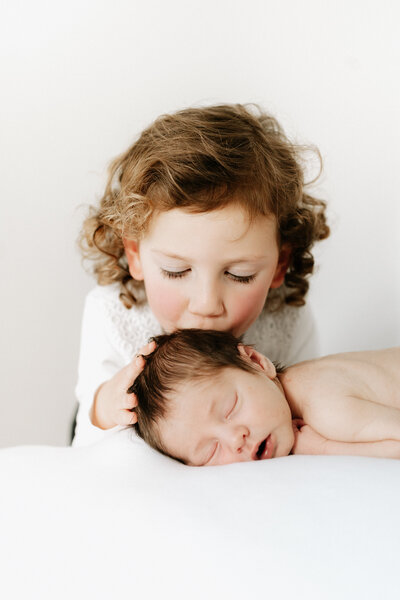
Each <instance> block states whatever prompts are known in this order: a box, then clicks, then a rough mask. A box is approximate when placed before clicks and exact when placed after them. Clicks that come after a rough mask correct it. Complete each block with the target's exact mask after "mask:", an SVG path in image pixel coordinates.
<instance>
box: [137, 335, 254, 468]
mask: <svg viewBox="0 0 400 600" xmlns="http://www.w3.org/2000/svg"><path fill="white" fill-rule="evenodd" d="M153 339H154V340H155V342H156V344H157V345H156V348H155V350H154V351H153V352H152V353H151V354H149V355H147V356H146V357H145V359H146V362H145V366H144V369H143V371H142V372H141V373H140V375H139V376H138V377H137V378H136V380H135V382H134V384H133V385H132V386H131V387H130V388H129V390H128V392H129V393H132V392H134V393H135V394H136V396H137V399H138V406H137V408H136V413H137V418H138V420H137V424H136V425H135V427H136V430H137V433H138V434H139V435H140V437H142V438H143V439H144V440H145V441H146V442H147V443H148V444H150V446H152V447H153V448H155V449H156V450H159V451H161V452H162V453H164V454H168V452H167V450H166V449H165V447H164V446H163V443H162V440H161V439H160V436H159V433H158V426H157V424H158V422H159V420H160V419H163V418H164V417H166V416H167V415H168V412H169V408H170V400H171V394H172V393H173V392H174V391H176V390H177V389H178V387H179V385H180V384H182V383H184V382H186V381H195V380H197V381H198V380H201V379H206V378H208V377H212V376H214V377H215V375H216V374H217V373H218V371H221V370H222V369H224V368H227V367H237V368H239V369H242V370H243V371H249V372H254V368H253V367H252V365H251V363H250V362H248V361H246V360H245V359H244V358H243V357H242V356H241V354H240V353H239V350H238V344H239V343H240V342H239V340H238V339H237V338H236V337H235V336H233V335H232V334H230V333H228V332H225V331H212V330H206V329H181V330H179V331H176V332H174V333H171V334H165V335H159V336H156V337H154V338H153ZM168 455H169V454H168ZM174 458H175V457H174Z"/></svg>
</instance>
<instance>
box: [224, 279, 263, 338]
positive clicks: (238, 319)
mask: <svg viewBox="0 0 400 600" xmlns="http://www.w3.org/2000/svg"><path fill="white" fill-rule="evenodd" d="M243 285H245V284H243ZM267 294H268V288H267V289H265V286H264V287H261V286H260V287H257V288H255V287H254V288H253V289H250V290H249V291H248V292H247V293H246V294H243V295H241V296H240V297H238V298H235V299H234V300H233V302H232V304H231V309H232V317H233V325H234V326H240V325H241V324H243V325H245V326H246V329H247V327H249V326H250V324H249V323H248V322H249V320H251V322H253V321H255V320H256V318H257V317H258V315H259V314H260V312H261V311H262V309H263V307H264V304H265V300H266V297H267Z"/></svg>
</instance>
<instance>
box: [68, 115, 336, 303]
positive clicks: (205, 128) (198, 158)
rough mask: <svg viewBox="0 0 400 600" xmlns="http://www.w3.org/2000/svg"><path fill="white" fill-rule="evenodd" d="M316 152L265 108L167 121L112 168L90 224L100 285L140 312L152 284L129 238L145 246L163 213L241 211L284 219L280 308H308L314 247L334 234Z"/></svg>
mask: <svg viewBox="0 0 400 600" xmlns="http://www.w3.org/2000/svg"><path fill="white" fill-rule="evenodd" d="M309 149H310V148H306V147H304V146H299V145H295V144H293V143H292V142H290V141H289V139H288V138H287V137H286V135H285V134H284V132H283V130H282V128H281V126H280V125H279V123H278V122H277V120H276V119H275V118H274V117H272V116H271V115H269V114H267V113H265V112H263V111H262V110H261V109H260V108H259V107H258V106H256V105H242V104H224V105H217V106H209V107H204V108H188V109H185V110H181V111H178V112H176V113H174V114H166V115H162V116H160V117H159V118H158V119H156V121H154V123H152V124H151V125H150V126H149V127H148V128H147V129H145V130H144V131H143V132H142V134H141V135H140V137H139V139H138V140H137V141H136V142H135V143H134V144H133V145H132V146H131V147H130V148H128V150H127V151H126V152H124V153H123V154H121V155H120V156H118V157H117V158H116V159H115V160H114V161H113V162H112V163H111V165H110V167H109V177H108V181H107V185H106V189H105V192H104V195H103V197H102V198H101V200H100V204H99V206H97V207H91V208H90V211H89V215H88V216H87V218H86V220H85V221H84V224H83V228H82V232H81V235H80V238H79V244H80V248H81V250H82V252H83V256H84V257H85V258H89V259H92V260H93V261H94V269H93V270H94V274H95V275H96V277H97V281H98V283H99V284H100V285H107V284H110V283H115V282H119V285H120V289H121V292H120V298H121V300H122V302H123V303H124V305H125V306H126V307H127V308H131V307H132V305H133V304H134V303H135V302H136V301H137V300H138V298H139V297H140V295H141V294H140V290H141V289H143V283H142V282H139V281H135V280H133V278H132V277H131V275H130V273H129V268H128V263H127V260H126V257H125V251H124V245H123V238H128V239H133V240H136V241H139V240H140V239H141V238H142V237H143V235H144V234H145V233H146V230H147V227H148V225H149V222H150V219H151V218H152V215H153V214H154V213H155V211H157V212H159V211H167V210H171V209H173V208H181V209H184V210H186V211H190V212H193V213H203V212H209V211H213V210H217V209H221V208H223V207H225V206H227V205H228V204H230V203H235V204H238V205H240V206H241V207H243V209H244V210H245V211H246V212H247V214H248V216H249V218H250V220H251V219H253V218H256V217H257V216H258V215H271V214H272V215H274V216H275V218H276V221H277V226H278V235H279V240H278V241H279V243H280V244H281V245H282V244H288V245H289V246H290V248H291V258H290V264H289V268H288V270H287V273H286V275H285V282H284V283H285V285H284V286H282V290H284V292H283V293H282V290H281V293H279V290H273V292H276V291H277V292H278V294H275V298H277V301H276V302H275V307H278V306H279V305H281V304H282V303H287V304H291V305H295V306H301V305H302V304H304V296H305V294H306V293H307V290H308V287H309V283H308V281H307V276H308V275H310V274H311V273H312V271H313V268H314V258H313V255H312V253H311V248H312V246H313V244H314V242H315V241H318V240H322V239H324V238H326V237H327V236H328V235H329V227H328V226H327V223H326V216H325V209H326V204H325V202H324V201H322V200H319V199H317V198H314V197H313V196H311V195H309V194H307V193H306V192H305V185H306V184H305V182H304V172H303V168H302V154H303V152H304V151H305V150H309ZM311 149H312V150H313V151H315V152H316V154H317V156H318V159H319V161H320V165H321V164H322V161H321V157H320V154H319V152H318V150H316V149H315V148H311ZM142 295H143V294H142ZM270 296H271V292H270V294H269V298H270Z"/></svg>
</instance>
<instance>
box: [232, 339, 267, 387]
mask: <svg viewBox="0 0 400 600" xmlns="http://www.w3.org/2000/svg"><path fill="white" fill-rule="evenodd" d="M238 350H239V354H240V355H241V356H242V357H243V358H244V359H245V360H247V361H249V362H251V363H253V364H255V365H258V367H259V368H260V369H261V370H262V371H263V372H264V373H265V374H266V375H268V377H269V378H270V379H275V377H276V369H275V367H274V365H273V364H272V362H271V361H270V360H269V358H267V357H266V356H264V355H263V354H261V353H260V352H257V350H254V348H252V347H251V346H244V344H238Z"/></svg>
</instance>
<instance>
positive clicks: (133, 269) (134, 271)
mask: <svg viewBox="0 0 400 600" xmlns="http://www.w3.org/2000/svg"><path fill="white" fill-rule="evenodd" d="M122 242H123V244H124V248H125V255H126V258H127V261H128V266H129V273H130V274H131V275H132V277H133V279H136V281H143V279H144V277H143V270H142V261H141V260H140V252H139V243H138V242H135V241H134V240H128V239H127V238H123V239H122Z"/></svg>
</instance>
